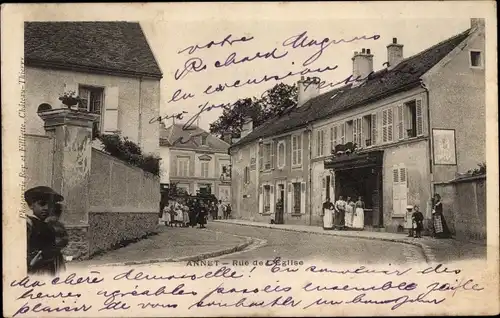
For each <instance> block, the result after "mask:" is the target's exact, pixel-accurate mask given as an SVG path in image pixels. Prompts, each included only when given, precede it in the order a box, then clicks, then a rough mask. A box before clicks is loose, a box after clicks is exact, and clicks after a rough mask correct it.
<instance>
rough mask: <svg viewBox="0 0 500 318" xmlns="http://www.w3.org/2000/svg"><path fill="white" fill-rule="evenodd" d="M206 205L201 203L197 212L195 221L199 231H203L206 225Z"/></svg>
mask: <svg viewBox="0 0 500 318" xmlns="http://www.w3.org/2000/svg"><path fill="white" fill-rule="evenodd" d="M208 209H209V207H208V204H207V203H205V202H202V203H201V204H200V209H199V212H198V217H197V221H198V224H199V225H200V229H203V228H205V224H207V219H206V217H207V213H208Z"/></svg>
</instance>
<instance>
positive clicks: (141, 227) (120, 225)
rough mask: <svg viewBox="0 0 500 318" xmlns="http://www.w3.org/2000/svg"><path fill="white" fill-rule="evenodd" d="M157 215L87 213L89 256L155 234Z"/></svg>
mask: <svg viewBox="0 0 500 318" xmlns="http://www.w3.org/2000/svg"><path fill="white" fill-rule="evenodd" d="M157 226H158V213H142V212H140V213H133V212H132V213H127V212H117V213H110V212H103V213H99V212H92V213H89V228H90V231H89V238H90V244H89V255H90V256H92V255H94V254H96V253H99V252H102V251H106V250H110V249H113V248H115V247H117V245H119V244H121V243H124V242H126V241H130V240H134V239H138V238H141V237H143V236H145V235H149V234H152V233H155V232H156V230H157Z"/></svg>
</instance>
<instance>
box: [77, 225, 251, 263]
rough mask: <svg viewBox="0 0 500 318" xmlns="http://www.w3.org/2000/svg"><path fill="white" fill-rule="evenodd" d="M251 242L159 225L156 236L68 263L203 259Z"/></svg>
mask: <svg viewBox="0 0 500 318" xmlns="http://www.w3.org/2000/svg"><path fill="white" fill-rule="evenodd" d="M251 243H252V240H251V239H250V238H247V237H241V236H235V235H231V234H225V233H220V232H216V231H213V230H209V229H198V228H181V227H166V226H160V228H159V232H158V234H157V235H153V236H150V237H148V238H146V239H143V240H140V241H138V242H136V243H132V244H130V245H127V246H125V247H122V248H120V249H117V250H114V251H109V252H106V253H104V254H102V255H98V256H95V257H93V258H91V259H89V260H84V261H74V262H71V263H69V264H71V266H79V267H80V266H101V265H136V264H147V263H156V262H180V261H188V260H201V259H206V258H209V257H216V256H220V255H224V254H229V253H233V252H236V251H240V250H242V249H244V248H245V247H247V246H248V245H250V244H251Z"/></svg>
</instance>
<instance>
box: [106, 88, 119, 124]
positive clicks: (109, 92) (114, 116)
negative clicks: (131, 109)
mask: <svg viewBox="0 0 500 318" xmlns="http://www.w3.org/2000/svg"><path fill="white" fill-rule="evenodd" d="M118 93H119V92H118V87H116V86H115V87H107V88H106V90H105V92H104V95H105V96H104V117H103V120H104V123H103V125H102V131H103V132H104V133H107V132H111V133H113V132H116V131H117V130H118V97H119V95H118Z"/></svg>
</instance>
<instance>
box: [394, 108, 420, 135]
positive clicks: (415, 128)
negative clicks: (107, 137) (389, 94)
mask: <svg viewBox="0 0 500 318" xmlns="http://www.w3.org/2000/svg"><path fill="white" fill-rule="evenodd" d="M421 135H423V122H422V100H420V99H418V100H413V101H410V102H408V103H405V104H404V105H401V106H398V137H399V139H403V138H412V137H417V136H421Z"/></svg>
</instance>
